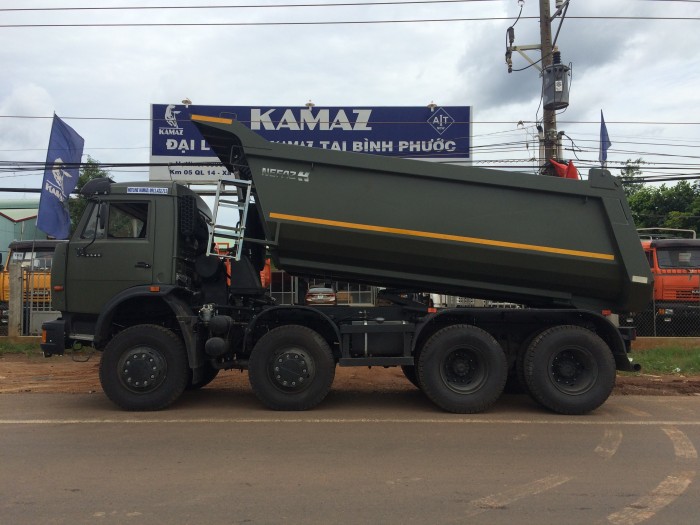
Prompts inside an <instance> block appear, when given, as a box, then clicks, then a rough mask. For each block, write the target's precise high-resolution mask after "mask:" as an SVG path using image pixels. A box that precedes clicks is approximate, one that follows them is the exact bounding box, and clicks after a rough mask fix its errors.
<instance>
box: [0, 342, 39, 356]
mask: <svg viewBox="0 0 700 525" xmlns="http://www.w3.org/2000/svg"><path fill="white" fill-rule="evenodd" d="M3 354H24V355H27V356H38V355H41V348H39V344H38V343H15V342H12V341H11V340H9V339H7V338H5V337H3V338H0V355H3Z"/></svg>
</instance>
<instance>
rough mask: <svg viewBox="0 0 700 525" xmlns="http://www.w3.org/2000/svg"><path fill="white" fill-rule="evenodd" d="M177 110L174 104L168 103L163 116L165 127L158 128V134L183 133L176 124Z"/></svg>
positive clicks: (177, 134) (178, 134) (173, 134)
mask: <svg viewBox="0 0 700 525" xmlns="http://www.w3.org/2000/svg"><path fill="white" fill-rule="evenodd" d="M179 113H180V112H179V111H175V104H170V105H168V106H167V107H166V108H165V114H164V116H163V118H164V119H165V122H166V124H168V126H167V127H162V128H158V135H166V136H171V137H172V136H179V137H181V136H182V134H183V129H182V128H181V127H180V126H179V125H178V122H177V115H178V114H179Z"/></svg>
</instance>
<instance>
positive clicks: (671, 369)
mask: <svg viewBox="0 0 700 525" xmlns="http://www.w3.org/2000/svg"><path fill="white" fill-rule="evenodd" d="M630 356H631V357H632V358H633V359H634V362H635V363H639V364H640V365H642V372H643V373H645V374H657V375H664V374H683V375H700V348H680V347H673V346H669V347H664V348H649V349H648V350H638V351H635V352H632V353H631V354H630Z"/></svg>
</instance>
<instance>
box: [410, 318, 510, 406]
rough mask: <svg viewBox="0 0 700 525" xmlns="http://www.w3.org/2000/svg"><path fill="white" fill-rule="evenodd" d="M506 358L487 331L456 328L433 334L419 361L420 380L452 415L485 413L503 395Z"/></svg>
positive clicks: (434, 399)
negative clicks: (453, 413)
mask: <svg viewBox="0 0 700 525" xmlns="http://www.w3.org/2000/svg"><path fill="white" fill-rule="evenodd" d="M507 376H508V362H507V359H506V355H505V353H504V351H503V349H502V348H501V346H500V345H499V344H498V342H497V341H496V340H495V339H494V338H493V337H492V336H491V335H490V334H489V333H488V332H486V331H484V330H482V329H480V328H477V327H475V326H470V325H453V326H448V327H446V328H443V329H442V330H440V331H439V332H437V333H436V334H435V335H433V336H432V337H431V338H430V339H429V340H428V342H427V343H426V344H425V346H424V347H423V349H422V351H421V353H420V357H419V359H418V380H419V383H420V385H421V389H422V390H423V392H424V393H425V394H426V395H427V396H428V397H429V398H430V400H431V401H433V403H435V404H436V405H438V406H439V407H441V408H442V409H444V410H447V411H448V412H455V413H461V414H467V413H475V412H482V411H483V410H486V409H487V408H488V407H490V406H491V405H492V404H493V403H495V402H496V400H497V399H498V397H499V396H500V395H501V394H502V393H503V388H504V386H505V383H506V378H507Z"/></svg>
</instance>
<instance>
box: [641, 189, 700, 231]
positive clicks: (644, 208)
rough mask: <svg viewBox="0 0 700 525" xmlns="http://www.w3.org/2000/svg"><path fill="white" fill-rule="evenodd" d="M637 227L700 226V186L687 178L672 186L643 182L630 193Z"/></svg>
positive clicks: (694, 228) (696, 229)
mask: <svg viewBox="0 0 700 525" xmlns="http://www.w3.org/2000/svg"><path fill="white" fill-rule="evenodd" d="M628 200H629V205H630V208H631V209H632V216H633V218H634V222H635V223H636V225H637V227H638V228H683V229H693V230H695V231H698V228H700V188H699V187H698V185H697V184H693V185H691V184H690V183H689V182H688V181H681V182H678V183H677V184H675V185H673V186H666V185H665V184H662V185H661V186H648V185H642V186H641V187H640V188H639V189H636V190H635V191H634V192H633V193H632V194H631V195H630V196H629V199H628Z"/></svg>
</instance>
